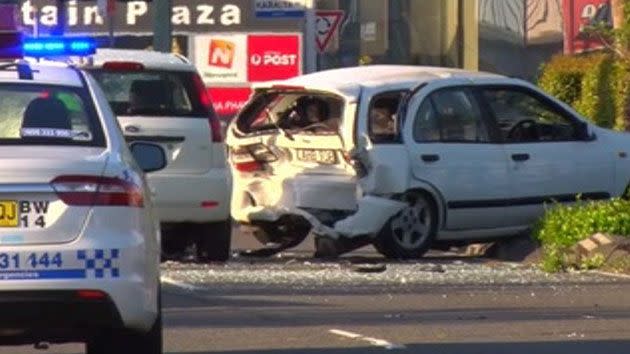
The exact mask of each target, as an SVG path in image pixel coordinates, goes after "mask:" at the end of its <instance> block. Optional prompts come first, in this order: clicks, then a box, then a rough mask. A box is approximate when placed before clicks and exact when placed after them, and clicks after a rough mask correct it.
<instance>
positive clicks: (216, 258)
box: [195, 220, 232, 262]
mask: <svg viewBox="0 0 630 354" xmlns="http://www.w3.org/2000/svg"><path fill="white" fill-rule="evenodd" d="M195 237H196V241H197V242H196V243H197V258H198V259H199V261H201V262H226V261H227V260H229V259H230V251H231V250H230V249H231V245H232V222H231V220H227V221H222V222H217V223H210V224H202V225H199V229H198V231H197V232H196V236H195Z"/></svg>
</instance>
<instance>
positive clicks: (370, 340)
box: [328, 328, 406, 350]
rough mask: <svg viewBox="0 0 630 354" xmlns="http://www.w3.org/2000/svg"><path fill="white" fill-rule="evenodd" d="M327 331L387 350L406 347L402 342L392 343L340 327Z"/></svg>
mask: <svg viewBox="0 0 630 354" xmlns="http://www.w3.org/2000/svg"><path fill="white" fill-rule="evenodd" d="M328 333H331V334H335V335H338V336H341V337H345V338H350V339H354V340H360V341H363V342H368V343H369V344H370V345H373V346H375V347H381V348H385V349H387V350H396V349H405V348H406V347H405V346H404V345H402V344H396V343H392V342H389V341H386V340H384V339H378V338H372V337H366V336H364V335H362V334H359V333H354V332H348V331H344V330H341V329H334V328H333V329H330V330H328Z"/></svg>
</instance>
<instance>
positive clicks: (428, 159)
mask: <svg viewBox="0 0 630 354" xmlns="http://www.w3.org/2000/svg"><path fill="white" fill-rule="evenodd" d="M420 158H422V161H424V162H437V161H440V155H435V154H432V155H422V156H420Z"/></svg>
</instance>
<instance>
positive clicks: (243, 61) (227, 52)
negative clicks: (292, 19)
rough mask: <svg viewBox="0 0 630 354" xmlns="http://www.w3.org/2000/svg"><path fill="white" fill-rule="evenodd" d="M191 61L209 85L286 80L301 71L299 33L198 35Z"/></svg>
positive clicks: (300, 39) (300, 41) (300, 37)
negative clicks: (192, 60)
mask: <svg viewBox="0 0 630 354" xmlns="http://www.w3.org/2000/svg"><path fill="white" fill-rule="evenodd" d="M194 44H195V45H194V62H195V66H197V68H198V69H199V71H200V73H201V76H202V77H203V78H204V80H205V81H206V82H207V83H209V84H226V83H229V84H238V83H248V82H259V81H270V80H283V79H288V78H291V77H294V76H297V75H300V74H301V72H302V35H301V34H299V33H284V34H271V33H269V34H267V33H261V34H258V33H226V34H222V33H216V34H207V35H197V36H195V39H194Z"/></svg>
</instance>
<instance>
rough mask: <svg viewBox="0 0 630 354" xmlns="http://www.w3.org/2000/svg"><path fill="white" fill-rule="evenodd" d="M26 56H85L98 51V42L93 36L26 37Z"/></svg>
mask: <svg viewBox="0 0 630 354" xmlns="http://www.w3.org/2000/svg"><path fill="white" fill-rule="evenodd" d="M23 49H24V56H27V57H34V58H44V57H59V56H85V55H92V54H94V53H96V42H95V41H94V40H93V39H91V38H58V37H42V38H25V39H24V44H23Z"/></svg>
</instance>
